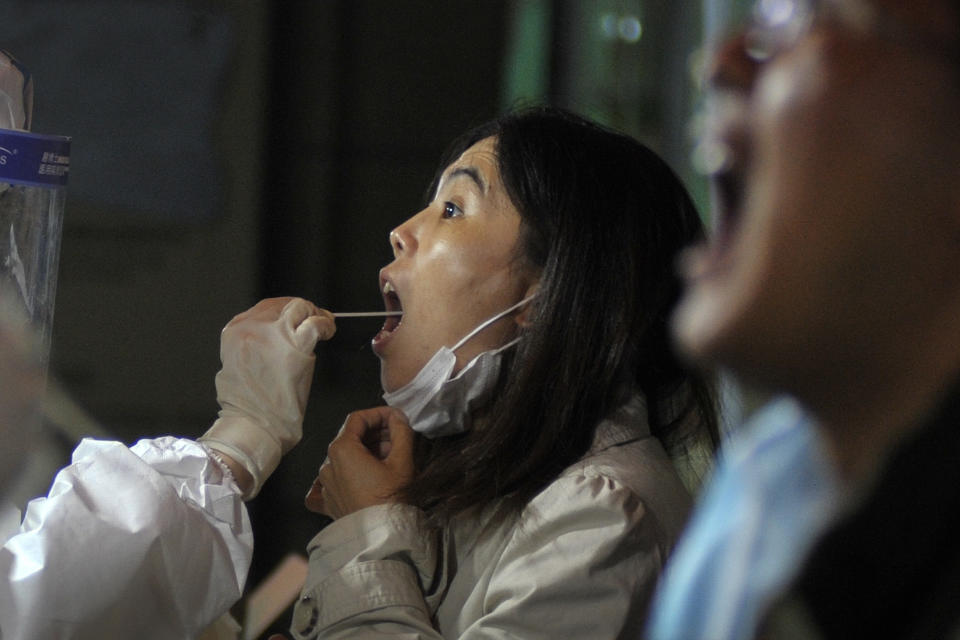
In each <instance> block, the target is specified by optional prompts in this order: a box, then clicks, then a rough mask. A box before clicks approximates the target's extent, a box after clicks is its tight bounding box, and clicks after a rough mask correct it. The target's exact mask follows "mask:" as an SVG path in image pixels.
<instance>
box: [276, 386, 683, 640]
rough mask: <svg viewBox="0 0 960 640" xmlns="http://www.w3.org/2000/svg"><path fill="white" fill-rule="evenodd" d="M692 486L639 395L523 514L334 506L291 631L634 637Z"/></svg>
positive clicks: (316, 542)
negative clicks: (429, 524) (431, 529)
mask: <svg viewBox="0 0 960 640" xmlns="http://www.w3.org/2000/svg"><path fill="white" fill-rule="evenodd" d="M689 508H690V495H689V493H688V492H687V490H686V488H685V487H684V486H683V484H682V482H681V481H680V478H679V476H678V475H677V473H676V471H675V470H674V467H673V465H672V463H671V461H670V459H669V458H668V457H667V454H666V453H665V452H664V450H663V447H662V446H661V445H660V442H659V441H658V440H657V439H656V438H655V437H653V436H652V435H651V434H650V430H649V427H648V426H647V423H646V407H645V405H644V402H643V400H642V398H639V397H638V398H635V399H634V400H633V401H632V402H631V403H629V404H628V405H626V406H624V407H623V408H622V409H621V410H620V411H618V412H617V413H616V414H615V415H614V416H613V417H612V418H611V419H609V420H605V421H603V422H602V423H601V424H600V425H599V426H598V427H597V431H596V435H595V437H594V442H593V446H592V448H591V450H590V451H589V452H588V453H587V455H586V456H585V457H584V458H583V459H582V460H580V461H579V462H576V463H575V464H573V465H571V466H570V467H569V468H568V469H567V470H566V471H564V472H563V473H562V474H561V475H560V477H559V478H557V479H556V480H554V481H553V483H551V484H550V485H549V486H548V487H547V488H545V489H544V490H543V491H542V492H541V493H540V494H538V495H537V496H535V497H534V498H533V499H532V500H531V501H530V503H529V504H527V505H526V507H524V509H523V511H522V512H521V513H520V514H519V515H517V514H514V513H510V512H506V510H505V509H503V508H502V507H501V506H498V505H494V506H493V507H492V508H489V509H487V510H485V511H484V512H482V513H480V514H477V513H470V512H467V513H463V514H460V515H459V516H457V517H456V518H455V519H454V520H453V522H451V524H450V525H449V526H448V527H446V528H445V529H444V530H443V531H442V532H441V533H440V534H439V535H437V536H431V535H429V534H428V533H427V532H426V531H424V529H423V528H421V526H420V517H421V513H420V512H419V510H417V509H416V508H414V507H411V506H409V505H377V506H373V507H367V508H366V509H361V510H360V511H357V512H355V513H352V514H350V515H347V516H345V517H343V518H340V519H338V520H336V521H334V522H333V523H332V524H330V525H329V526H328V527H327V528H326V529H324V530H323V531H321V532H320V533H319V534H318V535H317V536H316V537H315V538H314V539H313V540H312V541H311V542H310V544H309V546H308V550H309V552H310V565H309V574H308V576H307V581H306V584H305V587H304V590H303V593H302V595H301V597H300V600H299V601H298V603H297V605H296V608H295V610H294V616H293V624H292V628H291V631H292V632H293V635H294V637H295V638H297V639H298V640H305V639H307V638H310V639H312V638H381V637H383V638H389V637H396V638H463V639H466V638H477V639H479V638H524V639H525V640H538V639H543V640H554V639H555V638H621V637H622V638H639V637H640V632H641V630H642V628H643V627H642V625H643V621H644V617H645V615H646V608H647V603H648V601H649V599H650V597H651V595H652V593H653V589H654V585H655V583H656V580H657V577H658V575H659V574H660V570H661V568H662V567H663V565H664V563H665V561H666V559H667V555H668V554H669V552H670V550H671V548H672V546H673V544H674V541H675V540H676V539H677V537H678V536H679V534H680V530H681V528H682V527H683V523H684V521H685V519H686V515H687V513H688V510H689Z"/></svg>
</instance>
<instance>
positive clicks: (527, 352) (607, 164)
mask: <svg viewBox="0 0 960 640" xmlns="http://www.w3.org/2000/svg"><path fill="white" fill-rule="evenodd" d="M489 137H493V138H495V142H496V149H497V159H498V168H499V171H500V175H501V179H502V180H503V181H504V184H505V186H506V189H507V192H508V194H509V196H510V199H511V201H512V202H513V204H514V206H515V207H516V208H517V209H518V211H519V212H520V216H521V219H522V224H521V237H520V242H519V253H520V254H521V255H519V256H518V257H517V260H518V261H520V266H521V267H523V268H531V269H534V270H536V271H539V273H540V274H541V275H540V285H539V293H538V295H537V297H536V298H535V299H534V301H533V302H532V303H531V305H532V307H533V308H532V311H533V313H532V315H531V321H532V322H531V324H530V326H529V327H527V328H526V329H525V330H524V331H523V333H522V339H521V341H520V343H519V345H518V347H517V349H516V352H515V353H514V354H513V355H512V358H510V359H509V360H505V366H504V370H503V371H502V373H501V377H500V381H499V386H498V390H497V392H496V393H495V395H494V398H495V399H494V401H493V402H492V403H491V405H490V406H489V407H488V408H487V409H485V410H484V415H483V422H482V427H481V428H477V429H472V430H470V431H468V432H467V433H464V434H460V435H456V436H448V437H442V438H437V439H434V440H421V442H420V444H419V447H418V452H417V469H418V471H417V475H416V477H415V478H414V479H413V481H412V482H411V483H410V484H409V485H408V486H407V487H406V488H405V490H404V491H403V498H404V500H405V501H406V502H409V503H412V504H415V505H417V506H419V507H421V508H422V509H424V510H425V511H426V512H427V513H428V514H430V515H431V517H432V518H433V519H434V521H435V522H444V521H445V520H447V519H448V518H449V517H450V516H452V515H454V514H456V513H458V512H460V511H462V510H464V509H467V508H470V507H475V506H479V507H482V506H484V505H487V504H489V503H490V502H492V501H493V500H497V499H501V498H503V499H506V500H508V501H510V502H512V503H513V505H514V506H515V507H518V508H519V507H522V506H523V505H524V504H526V503H527V502H528V501H529V500H530V498H532V497H533V496H534V495H535V494H536V493H538V492H539V491H540V490H541V489H543V488H544V487H545V486H546V485H548V484H549V483H550V482H551V481H553V480H554V479H555V478H556V477H557V476H558V475H559V474H560V473H561V472H562V471H563V470H564V469H565V468H566V467H567V466H569V465H570V464H572V463H573V462H575V461H576V460H577V459H579V458H580V457H582V456H583V455H584V454H585V453H586V452H587V450H588V449H589V447H590V445H591V442H592V438H593V434H594V430H595V427H596V426H597V424H598V423H599V422H600V421H601V420H603V419H604V418H605V417H607V416H608V415H609V414H610V413H611V412H612V411H613V410H614V409H616V408H617V407H619V406H620V405H621V404H622V403H624V402H625V401H626V400H627V399H628V398H630V397H631V396H632V395H633V394H635V393H636V392H637V391H638V390H639V391H641V392H642V393H643V394H644V395H645V397H646V402H647V408H648V412H649V416H650V426H651V429H652V432H653V434H654V435H656V436H658V437H659V438H660V440H661V442H663V443H664V445H665V446H666V448H667V449H668V451H669V450H671V449H673V448H675V447H677V446H683V443H684V442H685V441H686V440H687V439H689V438H692V437H699V436H702V435H704V434H705V435H706V436H707V437H708V439H709V442H710V444H711V445H712V446H713V445H715V444H716V442H717V427H716V417H715V403H714V400H713V393H712V388H711V386H710V385H709V384H708V382H707V381H706V380H704V379H703V378H701V377H699V375H698V374H696V373H693V372H690V371H688V370H686V369H685V368H684V367H683V366H682V365H681V363H680V362H679V361H678V359H677V357H676V356H675V354H674V352H673V350H672V345H671V341H670V337H669V331H668V320H669V315H670V312H671V310H672V308H673V306H674V304H675V302H676V301H677V299H678V297H679V295H680V287H681V284H680V282H679V280H678V278H677V276H676V275H675V273H674V262H675V259H676V256H677V253H678V252H679V251H680V249H682V248H683V247H685V246H686V245H688V244H690V243H691V242H693V241H695V240H697V239H699V238H700V237H701V235H702V226H701V222H700V219H699V216H698V215H697V212H696V209H695V207H694V205H693V203H692V202H691V200H690V198H689V196H688V195H687V193H686V191H685V190H684V188H683V185H682V184H681V183H680V181H679V180H678V178H677V177H676V175H675V174H674V173H673V172H672V171H671V170H670V168H669V167H668V166H667V165H666V164H665V163H664V162H663V161H662V160H661V159H660V158H659V157H658V156H657V155H656V154H655V153H653V152H652V151H651V150H650V149H648V148H647V147H645V146H644V145H642V144H641V143H639V142H637V141H636V140H634V139H632V138H630V137H628V136H625V135H622V134H619V133H616V132H613V131H611V130H609V129H606V128H604V127H601V126H599V125H597V124H595V123H592V122H590V121H588V120H585V119H583V118H581V117H579V116H576V115H574V114H572V113H569V112H566V111H562V110H559V109H554V108H548V107H536V108H531V109H526V110H523V111H518V112H514V113H510V114H508V115H505V116H503V117H501V118H499V119H497V120H494V121H492V122H489V123H487V124H484V125H481V126H479V127H477V128H475V129H473V130H471V131H469V132H467V133H466V134H464V135H463V136H461V137H460V138H458V139H457V140H455V141H454V143H453V144H452V145H451V147H450V148H449V149H448V151H447V153H446V154H445V156H444V158H443V160H442V162H441V164H440V168H439V170H438V173H437V176H438V177H439V175H440V174H441V173H442V172H443V170H444V169H445V168H446V167H447V166H448V165H449V164H451V162H453V161H454V160H456V158H458V157H459V156H460V154H461V153H463V151H465V150H466V149H467V148H469V147H470V146H472V145H473V144H474V143H476V142H478V141H480V140H483V139H485V138H489ZM437 179H438V178H435V180H434V184H433V185H432V187H431V190H430V193H431V194H432V193H433V192H434V191H435V189H436V184H437ZM536 271H535V272H536ZM678 400H679V402H680V403H681V405H682V406H681V407H680V408H679V410H676V408H674V410H673V411H669V410H668V408H667V405H669V404H671V403H674V404H675V403H676V402H677V401H678ZM668 413H672V415H673V417H672V418H670V419H669V420H664V419H663V416H665V415H667V414H668ZM690 425H693V426H692V427H691V426H690Z"/></svg>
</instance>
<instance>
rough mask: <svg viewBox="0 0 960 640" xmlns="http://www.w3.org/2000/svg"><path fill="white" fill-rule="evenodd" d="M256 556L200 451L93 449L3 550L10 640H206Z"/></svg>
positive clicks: (93, 444)
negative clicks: (202, 638)
mask: <svg viewBox="0 0 960 640" xmlns="http://www.w3.org/2000/svg"><path fill="white" fill-rule="evenodd" d="M252 551H253V535H252V531H251V528H250V521H249V518H248V516H247V512H246V508H245V506H244V505H243V502H242V500H241V496H240V492H239V489H238V488H237V486H236V484H235V483H234V481H233V479H232V477H231V476H230V474H229V472H227V471H226V470H225V468H224V467H222V466H221V465H220V464H219V463H218V462H216V461H215V460H214V459H213V458H212V457H211V455H210V453H209V451H208V450H207V449H206V448H205V447H203V446H202V445H200V444H198V443H196V442H193V441H190V440H181V439H176V438H170V437H166V438H159V439H156V440H141V441H140V442H138V443H137V444H136V445H135V446H134V447H132V448H130V449H128V448H127V447H125V446H123V445H122V444H120V443H119V442H104V441H94V440H84V441H82V442H81V444H80V445H79V446H78V447H77V448H76V450H75V451H74V453H73V462H72V464H71V465H70V466H68V467H66V468H64V469H63V470H61V471H60V472H59V473H58V474H57V476H56V478H55V479H54V482H53V485H52V487H51V489H50V491H49V493H48V495H47V496H46V497H43V498H38V499H36V500H33V501H31V502H30V503H29V504H28V505H27V510H26V514H25V516H24V519H23V522H22V524H21V526H20V528H19V531H18V532H17V533H16V534H15V535H14V536H13V537H11V538H10V539H9V540H7V541H6V543H5V544H4V545H3V547H2V549H0V576H3V578H2V579H0V637H2V638H4V640H26V639H28V638H29V639H33V638H71V639H79V638H97V639H98V640H99V639H100V638H193V637H196V636H197V635H198V634H199V632H200V631H201V630H202V629H203V628H204V627H206V626H207V625H208V624H210V623H211V622H212V621H213V620H215V619H216V618H217V617H218V616H220V615H221V614H222V613H223V612H225V611H226V610H227V609H228V608H229V607H230V605H231V604H233V603H234V602H235V601H236V600H237V599H239V597H240V595H241V592H242V588H243V584H244V581H245V580H246V576H247V571H248V569H249V566H250V558H251V555H252Z"/></svg>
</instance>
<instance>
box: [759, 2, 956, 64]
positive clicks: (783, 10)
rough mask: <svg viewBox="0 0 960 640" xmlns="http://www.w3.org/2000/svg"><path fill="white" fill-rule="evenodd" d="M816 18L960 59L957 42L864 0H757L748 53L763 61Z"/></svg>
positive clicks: (791, 42) (800, 34)
mask: <svg viewBox="0 0 960 640" xmlns="http://www.w3.org/2000/svg"><path fill="white" fill-rule="evenodd" d="M818 21H827V22H830V23H832V24H836V25H840V26H842V27H844V28H846V29H850V30H852V31H854V32H856V33H860V34H870V35H875V36H877V37H880V38H883V39H885V40H890V41H892V42H897V43H900V44H905V45H908V46H913V47H919V48H922V49H928V50H931V51H933V52H935V53H937V54H939V55H945V56H947V57H949V58H950V59H953V60H958V59H960V45H958V43H957V42H954V41H948V40H946V39H944V38H938V37H936V36H934V35H933V34H930V33H924V32H922V31H920V30H918V29H916V28H915V27H913V26H910V25H907V24H904V23H903V22H900V21H899V20H897V19H896V18H895V17H894V16H892V15H890V14H888V13H886V12H885V11H883V10H882V9H881V8H879V7H877V6H876V5H875V4H873V3H870V2H867V1H865V0H845V1H844V0H757V2H756V3H755V4H754V7H753V14H752V20H751V24H750V26H749V27H748V28H747V31H746V45H747V52H748V53H749V55H750V56H751V57H752V58H753V59H755V60H757V61H758V62H764V61H766V60H769V59H770V58H773V57H774V56H776V55H777V54H779V53H781V52H783V51H786V50H788V49H790V48H792V47H793V46H794V45H796V44H797V43H798V42H799V41H800V40H801V39H802V38H803V37H804V36H805V35H806V34H807V33H808V32H809V31H810V28H811V26H812V25H813V24H814V23H815V22H818Z"/></svg>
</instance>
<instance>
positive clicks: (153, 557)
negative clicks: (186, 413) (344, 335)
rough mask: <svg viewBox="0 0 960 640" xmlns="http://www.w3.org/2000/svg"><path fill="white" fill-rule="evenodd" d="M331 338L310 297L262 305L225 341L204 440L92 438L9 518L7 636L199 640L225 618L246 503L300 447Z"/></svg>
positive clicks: (2, 620) (1, 590)
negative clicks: (214, 411)
mask: <svg viewBox="0 0 960 640" xmlns="http://www.w3.org/2000/svg"><path fill="white" fill-rule="evenodd" d="M333 330H334V327H333V320H332V317H329V315H328V314H326V312H321V311H319V310H318V309H316V307H314V306H313V305H311V304H309V303H307V302H306V301H304V300H300V299H282V298H281V299H271V300H265V301H262V302H261V303H259V304H258V305H256V306H255V307H253V308H252V309H250V310H249V311H247V312H245V313H243V314H240V315H239V316H237V317H236V318H234V319H233V320H232V321H231V322H230V324H228V325H227V327H226V328H225V329H224V331H223V334H222V337H221V360H222V362H223V368H222V369H221V371H220V372H219V373H218V374H217V379H216V387H217V400H218V402H219V403H220V406H221V411H220V417H219V418H218V419H217V420H216V422H215V423H214V425H213V426H212V427H211V428H210V430H208V431H207V433H206V434H205V435H204V436H203V437H202V438H201V439H200V442H199V443H198V442H194V441H191V440H184V439H178V438H172V437H163V438H157V439H155V440H141V441H140V442H138V443H137V444H136V445H134V446H133V447H131V448H129V449H128V448H127V447H125V446H124V445H122V444H120V443H118V442H103V441H94V440H84V441H83V442H81V443H80V445H79V446H78V447H77V449H76V450H75V451H74V453H73V461H72V464H71V465H70V466H68V467H66V468H65V469H63V470H61V471H60V472H59V473H58V474H57V477H56V479H55V480H54V482H53V485H52V487H51V489H50V492H49V494H48V495H47V496H46V497H44V498H38V499H36V500H34V501H32V502H30V504H29V505H28V507H27V510H26V514H25V516H24V519H23V522H22V524H19V526H17V525H18V523H17V519H16V518H15V517H14V518H13V520H12V522H11V519H10V517H9V515H7V516H5V517H3V516H0V523H6V526H7V529H8V530H7V531H6V532H4V531H3V530H2V526H3V525H2V524H0V540H2V541H3V542H4V544H3V547H2V549H0V638H2V640H28V639H29V640H34V639H37V640H39V639H43V640H48V639H86V638H90V639H94V638H96V639H97V640H103V639H111V640H112V639H114V638H118V639H119V638H137V639H138V640H144V639H146V640H149V639H153V638H156V639H174V638H178V639H179V638H182V639H189V638H196V637H197V635H199V634H200V632H201V631H202V630H203V629H204V628H206V627H207V626H208V625H209V624H210V623H211V622H213V621H214V620H215V619H217V618H218V617H219V616H220V615H221V614H223V613H224V612H225V611H226V610H227V609H228V608H229V606H230V605H231V604H233V603H234V602H235V601H236V600H237V599H238V598H239V597H240V595H241V593H242V590H243V585H244V581H245V580H246V574H247V570H248V569H249V566H250V557H251V554H252V550H253V546H252V545H253V538H252V532H251V530H250V521H249V519H248V517H247V512H246V507H245V506H244V505H243V499H249V498H252V497H253V496H254V495H255V494H256V492H257V491H258V490H259V488H260V486H261V485H262V483H263V481H264V480H266V478H267V477H268V476H269V474H270V473H271V472H272V471H273V469H274V468H275V467H276V465H277V463H278V462H279V460H280V457H281V456H282V455H283V454H284V453H286V452H287V451H288V450H289V449H290V448H292V447H293V446H294V445H295V444H296V443H297V441H299V439H300V435H301V430H302V422H303V410H304V408H305V406H306V401H307V393H308V391H309V387H310V382H311V377H312V374H313V364H314V356H313V348H314V346H315V345H316V342H317V340H318V339H321V338H323V339H326V338H329V337H330V336H331V335H332V334H333ZM0 427H2V425H0ZM223 454H226V455H227V456H229V457H230V458H231V459H232V460H233V461H234V463H235V464H236V463H238V464H239V465H240V466H241V467H242V468H243V469H245V470H246V472H247V473H248V474H249V475H250V478H251V479H252V482H250V483H249V485H250V486H249V489H248V490H247V492H246V495H242V494H241V490H240V488H239V486H238V485H237V483H236V482H235V481H234V478H233V475H232V474H231V472H230V470H229V468H228V467H227V465H225V464H224V463H223V457H222V456H223ZM11 525H12V526H11ZM11 529H12V530H11Z"/></svg>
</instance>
